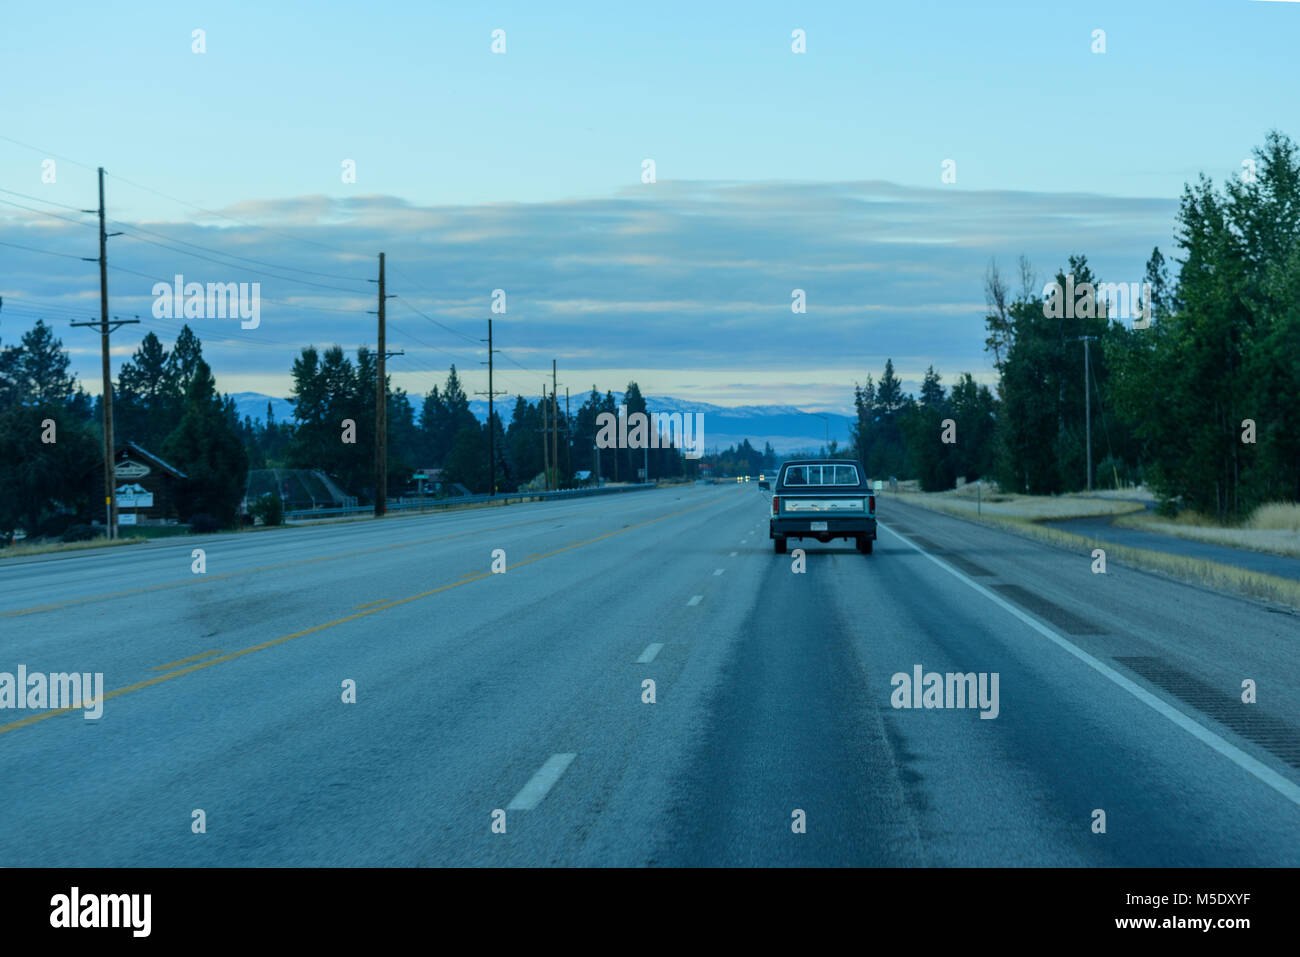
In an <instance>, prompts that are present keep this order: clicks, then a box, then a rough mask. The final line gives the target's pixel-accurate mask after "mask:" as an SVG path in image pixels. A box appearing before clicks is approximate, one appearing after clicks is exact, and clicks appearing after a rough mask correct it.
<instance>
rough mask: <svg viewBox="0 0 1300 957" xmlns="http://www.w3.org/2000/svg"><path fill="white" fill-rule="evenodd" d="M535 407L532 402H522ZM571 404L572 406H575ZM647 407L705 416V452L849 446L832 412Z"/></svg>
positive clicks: (244, 399) (275, 405) (284, 407)
mask: <svg viewBox="0 0 1300 957" xmlns="http://www.w3.org/2000/svg"><path fill="white" fill-rule="evenodd" d="M613 395H614V401H615V402H616V403H621V402H622V401H623V393H622V392H615V393H613ZM231 398H232V399H234V400H235V408H236V410H237V411H238V413H239V417H240V419H241V420H242V419H243V418H244V417H245V416H247V417H248V418H250V419H252V420H253V421H255V422H261V421H263V420H264V419H265V418H266V404H267V402H268V401H269V402H270V403H271V411H272V413H273V414H274V415H275V419H276V421H277V422H289V421H292V420H293V403H292V402H290V401H289V400H288V399H281V398H276V397H274V396H269V395H263V394H262V393H260V392H236V393H233V394H232V395H231ZM410 398H411V402H412V404H413V405H414V407H415V414H416V417H417V418H418V417H419V413H420V403H421V401H422V399H421V397H420V396H411V397H410ZM525 398H528V399H529V401H531V402H536V401H537V397H536V396H532V397H525ZM585 398H586V396H585V395H583V396H581V397H573V398H572V399H571V401H570V409H571V410H572V411H575V412H576V411H577V409H578V407H579V406H580V405H581V404H582V401H583V400H585ZM575 400H576V401H575ZM645 400H646V406H647V408H649V410H650V411H651V412H666V413H673V412H681V413H697V412H698V413H700V414H702V415H703V416H704V444H705V448H707V449H713V448H715V447H716V448H718V449H725V448H727V447H728V446H731V445H737V444H739V443H740V442H742V441H744V440H745V439H748V440H749V444H750V445H752V446H754V447H755V448H757V449H760V450H761V449H762V448H763V444H764V443H765V442H770V443H771V444H772V448H773V449H775V450H776V451H777V452H778V453H779V454H781V455H789V454H791V453H795V452H815V451H816V450H817V449H819V448H820V447H821V446H823V445H824V444H825V443H826V439H827V438H828V437H829V438H830V439H831V440H832V441H835V442H838V443H839V447H840V448H841V449H843V448H845V447H846V446H847V445H848V442H849V425H850V423H851V422H852V421H853V420H852V419H851V418H850V417H849V416H846V415H840V414H838V413H834V412H817V413H812V412H804V411H803V410H801V409H799V408H797V407H795V406H792V405H740V406H722V405H713V404H710V403H708V402H690V401H687V400H684V399H675V398H673V397H671V396H662V395H654V396H649V395H648V396H646V397H645ZM469 407H470V411H471V412H473V413H474V415H475V416H477V417H478V419H479V421H480V422H486V421H487V416H488V404H487V400H486V399H473V400H471V402H470V404H469ZM513 407H514V397H513V396H503V397H502V400H501V401H500V402H498V403H497V405H496V409H497V415H499V416H501V419H502V421H503V422H504V423H505V424H506V425H509V423H510V410H511V409H512V408H513Z"/></svg>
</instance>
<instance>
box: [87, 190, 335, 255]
mask: <svg viewBox="0 0 1300 957" xmlns="http://www.w3.org/2000/svg"><path fill="white" fill-rule="evenodd" d="M107 175H111V176H112V178H113V179H115V180H118V181H119V182H122V183H125V184H126V185H128V186H134V187H135V188H136V189H142V190H144V191H145V192H146V193H152V194H153V195H155V196H161V197H162V198H163V199H169V200H171V201H172V202H173V203H180V204H181V205H182V206H188V207H189V208H190V209H197V210H198V211H199V212H200V213H203V214H205V215H207V216H215V217H217V218H218V219H225V220H228V221H229V222H232V223H238V224H239V225H240V226H246V227H248V228H249V229H261V230H264V231H265V232H268V233H271V234H272V235H274V236H280V237H283V238H285V239H291V240H293V241H294V242H298V243H309V244H310V245H312V246H320V247H321V248H322V249H333V250H334V251H335V252H341V253H346V254H348V255H351V254H352V251H351V250H349V249H344V248H342V247H341V246H334V245H332V244H330V243H322V242H317V241H316V240H314V239H304V238H303V237H301V236H294V235H293V234H292V233H282V232H280V231H279V230H278V229H272V228H271V227H270V226H262V225H260V224H258V223H248V222H245V221H244V220H242V219H236V218H235V217H234V216H230V215H227V214H226V213H218V212H216V211H214V210H211V209H205V208H204V207H202V206H199V205H196V204H195V203H190V202H186V201H185V200H183V199H178V198H177V197H175V196H171V195H169V194H168V193H164V192H163V191H162V190H160V189H153V188H152V187H150V186H142V185H141V184H139V183H136V182H133V181H132V180H129V179H127V178H126V177H125V176H118V175H116V174H107Z"/></svg>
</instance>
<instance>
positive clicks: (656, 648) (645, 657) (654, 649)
mask: <svg viewBox="0 0 1300 957" xmlns="http://www.w3.org/2000/svg"><path fill="white" fill-rule="evenodd" d="M662 649H663V642H661V641H656V642H655V643H654V644H652V645H646V649H645V651H643V652H641V657H640V658H638V659H637V660H636V663H637V664H638V665H648V664H650V662H652V661H654V660H655V656H656V655H658V654H659V652H660V651H661V650H662Z"/></svg>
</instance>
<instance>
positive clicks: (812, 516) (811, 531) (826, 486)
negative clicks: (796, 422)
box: [768, 459, 876, 555]
mask: <svg viewBox="0 0 1300 957" xmlns="http://www.w3.org/2000/svg"><path fill="white" fill-rule="evenodd" d="M768 537H769V538H771V539H772V547H773V549H774V550H775V551H776V553H777V554H778V555H783V554H785V547H786V541H787V540H789V539H791V538H798V539H804V538H815V539H817V541H819V542H829V541H830V540H831V539H832V538H851V539H853V540H854V541H855V542H856V543H857V546H858V551H860V552H863V553H865V554H867V555H870V554H871V549H872V546H873V545H874V543H875V540H876V493H875V492H874V491H872V489H871V484H870V482H869V481H868V480H867V477H866V476H865V475H864V474H863V471H862V466H861V465H860V464H859V463H858V462H855V461H854V460H852V459H798V460H795V461H791V462H786V463H785V464H784V465H782V466H781V470H780V472H778V473H777V476H776V482H775V484H774V485H773V486H772V516H771V518H770V519H769V521H768Z"/></svg>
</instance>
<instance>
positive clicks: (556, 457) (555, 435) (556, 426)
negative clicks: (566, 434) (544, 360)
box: [551, 359, 560, 490]
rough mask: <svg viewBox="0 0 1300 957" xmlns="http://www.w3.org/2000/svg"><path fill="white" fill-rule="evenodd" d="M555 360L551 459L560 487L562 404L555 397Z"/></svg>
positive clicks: (556, 482) (552, 368)
mask: <svg viewBox="0 0 1300 957" xmlns="http://www.w3.org/2000/svg"><path fill="white" fill-rule="evenodd" d="M555 392H556V389H555V360H554V359H552V360H551V461H552V462H554V463H555V487H556V489H557V490H558V489H559V487H560V404H559V402H557V401H556V398H555Z"/></svg>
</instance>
